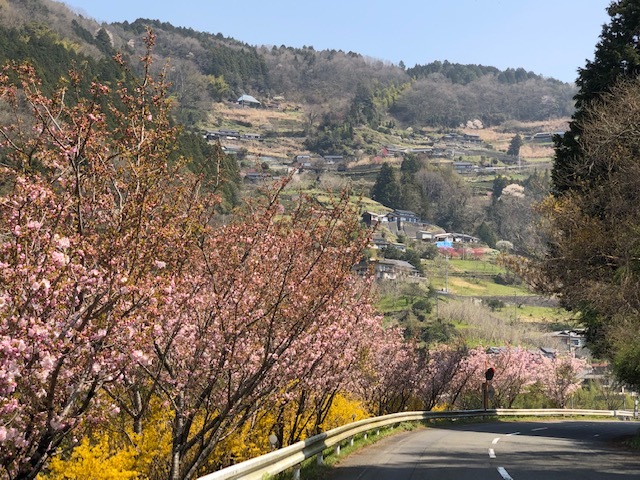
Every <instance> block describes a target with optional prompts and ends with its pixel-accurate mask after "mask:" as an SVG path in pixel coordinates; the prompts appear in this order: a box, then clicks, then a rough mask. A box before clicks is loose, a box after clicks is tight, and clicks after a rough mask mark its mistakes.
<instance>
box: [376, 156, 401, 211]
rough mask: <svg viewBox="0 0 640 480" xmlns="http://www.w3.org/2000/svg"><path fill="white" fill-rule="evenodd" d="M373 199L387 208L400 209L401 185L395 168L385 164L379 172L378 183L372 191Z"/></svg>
mask: <svg viewBox="0 0 640 480" xmlns="http://www.w3.org/2000/svg"><path fill="white" fill-rule="evenodd" d="M371 198H372V199H373V200H375V201H376V202H380V203H381V204H383V205H385V206H387V207H391V208H398V201H399V200H400V184H399V183H398V180H397V179H396V173H395V171H394V170H393V167H392V166H391V165H389V164H388V163H383V164H382V168H381V169H380V171H379V172H378V176H377V177H376V182H375V183H374V184H373V188H372V189H371Z"/></svg>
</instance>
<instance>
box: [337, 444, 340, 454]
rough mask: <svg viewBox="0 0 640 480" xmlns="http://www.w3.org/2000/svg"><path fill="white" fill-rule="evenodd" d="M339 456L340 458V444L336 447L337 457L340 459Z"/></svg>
mask: <svg viewBox="0 0 640 480" xmlns="http://www.w3.org/2000/svg"><path fill="white" fill-rule="evenodd" d="M339 456H340V444H339V443H338V444H337V445H336V457H339Z"/></svg>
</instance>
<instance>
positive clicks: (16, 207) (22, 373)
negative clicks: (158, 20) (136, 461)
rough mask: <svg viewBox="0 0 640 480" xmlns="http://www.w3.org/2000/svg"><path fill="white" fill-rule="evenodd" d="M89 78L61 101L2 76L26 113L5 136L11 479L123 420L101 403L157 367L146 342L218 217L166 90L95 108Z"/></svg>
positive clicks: (13, 105)
mask: <svg viewBox="0 0 640 480" xmlns="http://www.w3.org/2000/svg"><path fill="white" fill-rule="evenodd" d="M152 44H153V38H152V37H151V36H150V37H149V38H148V46H149V48H150V47H151V45H152ZM143 64H144V65H145V67H147V68H148V66H149V64H150V57H145V58H144V59H143ZM16 78H17V79H18V82H17V83H16V82H15V81H14V80H15V79H16ZM79 79H80V77H79V76H78V75H76V74H72V75H71V80H70V82H69V83H68V85H66V86H64V87H63V88H62V89H60V90H59V91H58V92H56V93H55V94H54V95H52V96H51V97H47V96H45V95H44V94H43V92H42V91H41V88H40V84H39V82H38V80H37V77H36V76H35V74H34V72H33V69H31V68H30V67H28V66H13V67H9V68H7V69H6V70H5V72H4V73H3V75H2V76H1V77H0V98H1V99H2V101H3V102H5V104H6V105H7V107H8V108H9V109H11V110H12V111H13V112H14V122H13V123H12V124H11V125H6V126H4V127H3V129H2V130H1V131H0V134H1V135H2V138H3V141H2V143H1V144H0V148H1V156H2V164H1V168H2V175H3V176H4V179H5V184H4V192H5V193H3V195H2V197H1V200H0V465H2V467H0V468H2V469H3V470H1V471H2V475H3V476H7V477H9V478H34V477H35V476H36V474H37V473H38V471H39V470H41V469H42V467H43V466H44V465H45V463H46V461H47V460H48V458H49V457H50V456H51V455H52V454H54V452H55V451H56V449H57V448H58V447H59V446H60V445H61V444H62V442H63V441H64V440H65V439H66V438H69V437H70V435H71V434H72V433H75V432H77V431H78V430H77V429H78V427H79V426H80V425H81V424H83V422H86V421H100V420H102V419H104V418H106V417H107V416H108V415H109V410H110V409H111V408H112V405H111V404H110V402H108V401H105V399H106V397H105V396H104V395H100V392H101V390H102V388H103V387H105V386H107V385H110V384H115V383H117V382H118V381H120V380H121V378H122V375H123V372H126V371H127V370H128V369H129V368H130V367H131V366H132V365H136V364H137V363H139V362H146V361H147V360H146V359H145V358H144V355H145V353H144V349H143V348H141V347H140V339H139V334H140V332H141V331H144V330H145V329H148V328H149V327H148V326H149V325H150V324H152V322H153V319H154V316H155V313H156V312H155V311H154V302H155V300H156V297H157V296H158V295H159V294H160V292H162V291H163V290H164V289H166V288H167V285H169V286H170V280H171V276H172V275H169V274H168V272H169V271H176V270H178V269H179V268H180V266H181V265H183V264H184V263H185V261H186V260H187V259H188V258H189V256H190V251H191V250H192V249H193V248H194V247H195V246H196V245H197V241H198V237H197V236H196V235H195V234H194V233H195V232H197V231H198V225H205V224H206V216H207V213H208V211H209V210H208V208H207V204H206V203H203V202H201V201H199V200H197V197H196V196H195V195H194V193H195V192H196V191H197V185H196V184H195V183H190V182H187V181H179V177H180V166H179V165H175V166H169V165H168V164H167V162H166V158H167V156H168V155H169V153H170V152H171V151H172V148H173V144H174V143H175V142H172V140H171V139H172V136H173V130H172V128H171V127H170V121H169V117H168V104H167V101H166V95H165V92H166V90H165V86H164V84H163V83H162V82H160V83H156V82H154V81H153V80H152V79H151V78H150V77H149V76H148V75H146V74H145V75H144V76H143V80H142V81H141V82H140V83H139V84H137V86H136V88H135V92H129V91H128V90H127V89H125V88H124V87H122V88H120V89H119V91H118V92H117V93H115V95H117V96H119V106H118V108H115V107H112V108H111V110H105V109H104V108H102V107H101V105H104V104H110V103H109V99H110V98H113V97H112V96H113V95H114V92H111V91H110V89H109V87H107V86H104V85H100V84H98V83H94V84H93V85H92V86H91V89H90V92H89V96H88V97H87V96H85V95H83V94H81V93H80V87H79V85H80V81H79ZM111 105H113V103H111ZM107 114H109V117H110V123H111V125H110V127H109V128H108V127H107Z"/></svg>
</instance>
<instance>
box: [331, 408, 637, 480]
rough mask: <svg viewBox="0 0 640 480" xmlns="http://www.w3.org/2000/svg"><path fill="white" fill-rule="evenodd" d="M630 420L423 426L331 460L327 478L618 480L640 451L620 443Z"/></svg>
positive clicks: (632, 472) (633, 427) (631, 429)
mask: <svg viewBox="0 0 640 480" xmlns="http://www.w3.org/2000/svg"><path fill="white" fill-rule="evenodd" d="M639 429H640V423H636V422H633V421H610V420H608V421H598V420H595V421H562V420H558V421H544V422H543V421H539V422H517V423H516V422H503V423H501V422H496V423H484V424H467V425H457V426H451V427H446V428H440V427H437V428H425V429H419V430H414V431H411V432H405V433H401V434H398V435H394V436H391V437H387V438H384V439H382V440H381V441H380V442H378V443H376V444H375V445H372V446H370V447H367V448H365V449H363V450H361V451H359V452H357V453H355V454H353V455H351V456H349V457H347V458H345V459H344V460H342V461H341V462H340V463H338V464H337V465H336V467H335V469H334V471H333V473H332V474H331V476H330V477H328V480H359V479H362V480H418V479H435V478H437V479H438V480H485V479H486V480H501V479H502V480H540V479H544V480H573V479H581V480H585V479H586V480H613V479H615V480H622V479H629V480H631V479H638V478H640V454H639V453H638V452H637V451H630V450H627V449H625V448H624V447H623V446H622V444H621V440H622V439H623V438H626V437H629V436H632V435H635V434H636V433H637V432H638V430H639Z"/></svg>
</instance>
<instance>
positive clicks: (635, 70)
mask: <svg viewBox="0 0 640 480" xmlns="http://www.w3.org/2000/svg"><path fill="white" fill-rule="evenodd" d="M607 12H608V14H609V16H610V17H611V22H610V23H609V24H608V25H604V26H603V28H602V34H601V35H600V41H599V42H598V44H597V45H596V51H595V56H594V60H593V61H589V60H588V61H587V63H586V66H585V67H584V68H580V69H579V70H578V79H577V80H576V84H577V85H578V88H579V91H578V94H577V95H576V96H575V101H576V111H575V113H574V115H573V117H572V122H571V124H570V125H569V131H568V132H566V133H565V135H564V136H563V137H561V138H556V155H555V164H554V167H553V172H552V181H553V189H554V191H555V193H556V194H559V193H562V192H564V191H566V190H569V189H582V188H588V184H589V182H591V181H592V180H593V179H596V178H598V176H599V173H600V172H598V171H595V170H593V169H590V170H582V172H583V173H582V174H578V173H577V171H578V170H581V169H580V168H579V167H580V165H581V164H582V163H583V161H584V152H583V151H582V149H581V146H580V144H579V142H578V138H580V135H581V133H582V132H581V130H582V129H581V126H580V125H581V123H580V122H581V120H582V119H583V118H584V116H585V111H586V108H587V107H588V105H589V103H590V102H592V101H593V100H596V99H599V98H602V96H603V95H605V94H607V93H608V92H610V90H611V88H612V87H613V86H614V85H615V83H616V82H617V81H618V80H619V79H620V78H631V77H635V76H637V75H638V74H639V73H640V43H638V41H637V39H638V29H639V28H640V1H638V0H618V1H616V2H614V3H612V4H611V5H610V6H609V7H608V8H607ZM585 172H586V173H585Z"/></svg>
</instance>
